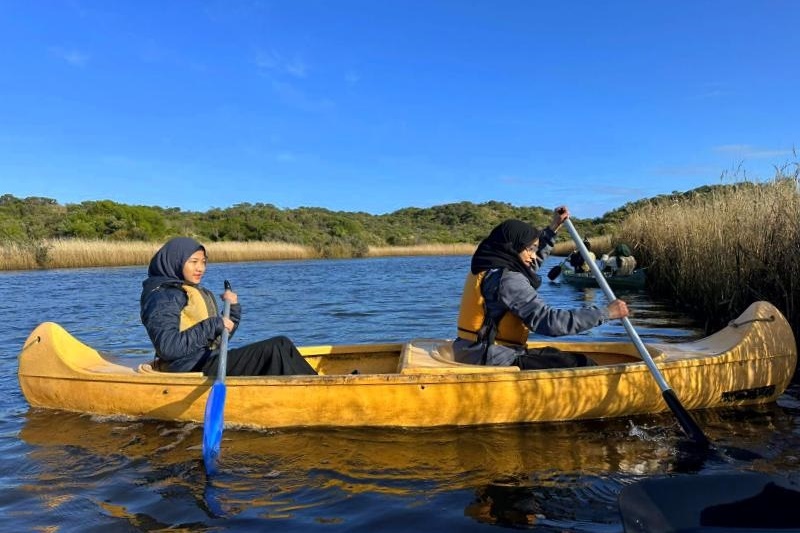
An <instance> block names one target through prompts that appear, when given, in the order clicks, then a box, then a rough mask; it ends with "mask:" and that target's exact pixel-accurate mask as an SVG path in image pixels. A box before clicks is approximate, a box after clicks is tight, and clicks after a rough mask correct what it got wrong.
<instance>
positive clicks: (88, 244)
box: [0, 239, 475, 270]
mask: <svg viewBox="0 0 800 533" xmlns="http://www.w3.org/2000/svg"><path fill="white" fill-rule="evenodd" d="M162 244H163V243H161V242H137V241H124V242H117V241H90V240H81V239H48V240H44V241H37V242H34V243H28V244H19V243H4V244H0V270H28V269H36V268H85V267H104V266H128V265H146V264H148V263H149V262H150V259H151V258H152V257H153V254H155V252H156V251H157V250H158V248H159V247H161V245H162ZM203 244H204V246H205V247H206V251H207V252H208V256H209V259H210V260H211V261H214V262H218V263H227V262H240V261H280V260H301V259H318V258H322V257H329V256H332V255H331V254H330V253H329V251H326V250H324V249H315V248H312V247H310V246H302V245H299V244H289V243H284V242H212V243H203ZM474 249H475V246H474V245H470V244H433V245H418V246H395V247H392V246H387V247H375V248H370V249H369V251H368V252H367V256H368V257H388V256H414V255H461V254H471V253H472V252H473V251H474Z"/></svg>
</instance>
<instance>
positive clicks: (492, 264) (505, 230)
mask: <svg viewBox="0 0 800 533" xmlns="http://www.w3.org/2000/svg"><path fill="white" fill-rule="evenodd" d="M538 238H539V230H537V229H536V228H534V227H533V226H531V225H530V224H528V223H527V222H523V221H521V220H506V221H505V222H502V223H500V224H498V225H497V226H496V227H495V228H494V229H493V230H492V232H491V233H489V236H488V237H486V238H485V239H483V240H482V241H481V243H480V244H479V245H478V249H477V250H475V253H474V254H473V255H472V264H471V265H470V266H471V269H472V273H473V274H478V273H479V272H483V271H484V270H490V269H493V268H507V269H508V270H511V271H513V272H521V273H523V274H524V275H525V277H526V278H528V281H530V283H531V285H532V286H533V288H534V289H538V288H539V286H540V285H541V284H542V278H540V277H539V276H538V275H537V274H536V272H534V271H533V269H532V268H529V267H528V265H526V264H525V263H523V262H522V259H520V258H519V253H520V252H521V251H522V250H524V249H525V248H526V247H528V246H530V245H531V244H532V243H533V241H535V240H536V239H538Z"/></svg>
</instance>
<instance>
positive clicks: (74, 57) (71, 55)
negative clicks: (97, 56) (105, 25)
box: [50, 46, 89, 67]
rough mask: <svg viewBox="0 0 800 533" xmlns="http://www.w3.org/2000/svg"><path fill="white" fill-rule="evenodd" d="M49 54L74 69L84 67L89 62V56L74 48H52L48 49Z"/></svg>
mask: <svg viewBox="0 0 800 533" xmlns="http://www.w3.org/2000/svg"><path fill="white" fill-rule="evenodd" d="M50 52H51V53H52V54H53V55H55V56H56V57H58V58H59V59H61V60H63V61H66V62H67V63H69V64H70V65H72V66H74V67H85V66H86V64H87V63H88V62H89V55H88V54H85V53H83V52H81V51H80V50H76V49H74V48H69V49H67V48H61V47H57V46H54V47H52V48H50Z"/></svg>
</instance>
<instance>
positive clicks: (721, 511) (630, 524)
mask: <svg viewBox="0 0 800 533" xmlns="http://www.w3.org/2000/svg"><path fill="white" fill-rule="evenodd" d="M798 508H800V486H798V484H797V483H796V482H792V481H790V480H788V479H786V478H782V477H778V476H772V475H767V474H762V473H757V472H739V473H720V474H711V475H702V474H699V475H684V476H677V477H666V478H651V479H645V480H643V481H639V482H637V483H634V484H633V485H629V486H627V487H625V488H624V489H622V491H621V492H620V495H619V511H620V515H621V516H622V524H623V527H624V528H625V532H626V533H652V532H656V531H658V532H678V531H684V532H689V531H691V532H709V533H710V532H712V531H715V532H718V531H740V532H743V533H744V532H756V531H758V532H769V531H800V512H798Z"/></svg>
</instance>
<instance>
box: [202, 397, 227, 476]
mask: <svg viewBox="0 0 800 533" xmlns="http://www.w3.org/2000/svg"><path fill="white" fill-rule="evenodd" d="M225 392H226V391H225V383H224V382H222V381H215V382H214V385H212V386H211V392H210V393H209V394H208V401H207V402H206V415H205V419H204V420H203V463H204V464H205V465H206V474H208V475H211V474H213V473H215V472H216V471H217V458H218V457H219V447H220V444H221V443H222V429H223V426H224V425H225V420H224V416H223V415H224V413H225Z"/></svg>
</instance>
